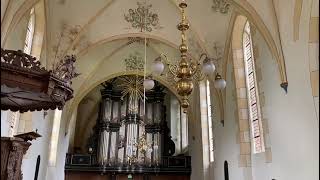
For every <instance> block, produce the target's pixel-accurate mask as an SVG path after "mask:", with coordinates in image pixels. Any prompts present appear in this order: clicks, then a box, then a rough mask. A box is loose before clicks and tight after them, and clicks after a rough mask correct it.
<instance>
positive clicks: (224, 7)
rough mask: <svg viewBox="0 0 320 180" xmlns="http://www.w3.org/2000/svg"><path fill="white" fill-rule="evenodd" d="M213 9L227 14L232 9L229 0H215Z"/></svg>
mask: <svg viewBox="0 0 320 180" xmlns="http://www.w3.org/2000/svg"><path fill="white" fill-rule="evenodd" d="M212 9H213V10H214V11H216V12H220V13H222V14H227V13H228V11H229V9H230V4H229V3H228V2H227V0H213V5H212Z"/></svg>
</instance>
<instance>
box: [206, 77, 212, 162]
mask: <svg viewBox="0 0 320 180" xmlns="http://www.w3.org/2000/svg"><path fill="white" fill-rule="evenodd" d="M206 99H207V116H208V135H209V137H208V141H209V157H210V162H213V161H214V149H213V140H214V139H213V132H212V131H213V127H212V120H213V119H212V111H211V110H212V105H211V95H210V82H209V80H207V81H206Z"/></svg>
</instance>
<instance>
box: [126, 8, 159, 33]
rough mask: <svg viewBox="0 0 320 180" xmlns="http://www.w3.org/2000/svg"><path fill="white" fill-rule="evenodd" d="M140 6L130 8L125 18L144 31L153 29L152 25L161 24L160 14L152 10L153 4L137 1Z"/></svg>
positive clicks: (134, 26)
mask: <svg viewBox="0 0 320 180" xmlns="http://www.w3.org/2000/svg"><path fill="white" fill-rule="evenodd" d="M137 5H138V8H136V9H129V11H128V14H125V15H124V19H125V20H126V21H127V22H129V23H131V26H132V27H133V28H135V29H140V32H142V31H148V32H151V31H152V27H154V28H156V27H158V26H159V17H158V14H156V13H153V12H151V10H150V9H151V7H152V5H151V4H147V3H142V2H137Z"/></svg>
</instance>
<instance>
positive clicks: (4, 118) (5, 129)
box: [1, 110, 10, 137]
mask: <svg viewBox="0 0 320 180" xmlns="http://www.w3.org/2000/svg"><path fill="white" fill-rule="evenodd" d="M8 112H9V111H2V110H1V137H3V136H8V135H9V126H10V125H9V122H8Z"/></svg>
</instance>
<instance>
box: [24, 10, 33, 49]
mask: <svg viewBox="0 0 320 180" xmlns="http://www.w3.org/2000/svg"><path fill="white" fill-rule="evenodd" d="M34 26H35V14H34V8H32V9H31V10H30V17H29V22H28V26H27V33H26V38H25V41H24V49H23V52H24V53H27V54H30V53H31V48H32V40H33V34H34Z"/></svg>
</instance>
